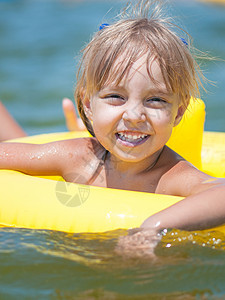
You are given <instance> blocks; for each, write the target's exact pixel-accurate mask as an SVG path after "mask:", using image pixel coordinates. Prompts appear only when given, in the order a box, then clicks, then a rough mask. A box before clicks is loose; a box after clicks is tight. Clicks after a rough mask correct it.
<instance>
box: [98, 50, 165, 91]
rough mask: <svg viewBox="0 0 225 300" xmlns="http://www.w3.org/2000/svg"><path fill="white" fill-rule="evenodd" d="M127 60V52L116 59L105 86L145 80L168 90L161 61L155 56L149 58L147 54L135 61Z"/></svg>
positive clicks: (158, 87)
mask: <svg viewBox="0 0 225 300" xmlns="http://www.w3.org/2000/svg"><path fill="white" fill-rule="evenodd" d="M126 60H128V58H127V56H126V54H123V55H121V56H120V57H119V58H117V59H116V61H115V64H114V66H112V68H111V70H110V72H109V76H108V78H107V80H106V82H105V84H104V86H107V85H116V86H117V85H125V84H126V83H127V82H129V81H131V80H132V81H133V82H134V81H135V82H136V83H138V82H140V84H142V83H143V82H144V81H145V82H148V83H149V84H151V86H152V85H155V86H156V87H157V89H163V90H164V92H168V88H167V86H166V83H165V80H164V76H163V74H162V71H161V68H160V64H159V61H158V60H157V59H156V58H155V57H154V56H152V57H150V58H149V57H148V55H147V54H145V55H143V56H141V57H140V58H138V59H137V60H136V61H134V62H132V61H126ZM121 74H123V76H121Z"/></svg>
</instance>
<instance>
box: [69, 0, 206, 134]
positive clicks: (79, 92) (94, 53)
mask: <svg viewBox="0 0 225 300" xmlns="http://www.w3.org/2000/svg"><path fill="white" fill-rule="evenodd" d="M179 32H181V33H182V36H180V33H179ZM184 35H186V36H187V37H188V45H186V44H185V43H184V42H183V41H182V40H181V37H184ZM187 37H186V39H187ZM190 48H191V46H190V37H189V35H188V34H187V33H186V32H184V31H183V30H182V29H180V28H179V27H178V26H176V25H174V24H172V22H171V21H170V19H168V18H165V17H163V16H162V5H161V1H151V0H141V1H138V2H137V4H136V5H134V6H132V5H131V4H130V5H128V6H127V7H126V8H125V10H124V12H123V14H121V15H120V19H119V20H118V21H116V22H115V23H114V24H110V25H109V26H107V27H105V28H104V29H102V30H100V31H98V32H97V33H96V34H95V35H94V37H93V38H92V40H91V41H90V43H89V44H88V45H87V46H86V47H85V48H84V49H83V57H82V59H81V64H80V68H79V70H78V77H77V87H76V91H75V100H76V104H77V107H78V111H79V114H80V116H81V118H82V120H83V122H84V124H85V126H86V128H87V130H88V131H89V132H90V133H91V134H92V135H93V136H94V131H93V128H92V125H91V122H90V120H89V119H88V118H87V116H86V115H85V111H84V107H83V103H82V99H83V97H89V98H90V97H91V96H92V95H93V94H94V93H96V92H98V91H100V90H101V89H102V87H103V86H104V85H106V84H109V83H112V82H113V83H115V84H119V83H120V82H121V80H122V79H123V78H124V77H125V76H126V75H127V74H128V73H129V70H130V68H131V66H132V64H133V63H134V62H135V61H137V60H138V59H139V58H141V57H142V56H143V55H146V57H147V59H146V67H147V71H148V74H149V77H150V78H151V80H153V82H155V83H156V84H157V82H156V81H155V80H154V78H153V76H152V74H151V70H150V65H151V62H152V59H155V60H157V62H158V63H159V67H160V69H161V72H162V75H163V78H164V81H165V84H166V87H167V89H168V90H169V91H172V92H174V93H177V94H178V95H179V97H180V99H181V102H183V103H184V104H185V106H186V107H187V105H188V103H189V100H190V97H191V96H192V97H194V98H195V97H198V96H199V84H201V80H200V77H201V76H202V74H201V71H200V68H199V66H198V64H197V63H196V60H195V58H194V56H193V54H192V53H191V51H190ZM122 55H123V58H124V59H122V60H120V61H119V63H118V58H120V57H121V56H122Z"/></svg>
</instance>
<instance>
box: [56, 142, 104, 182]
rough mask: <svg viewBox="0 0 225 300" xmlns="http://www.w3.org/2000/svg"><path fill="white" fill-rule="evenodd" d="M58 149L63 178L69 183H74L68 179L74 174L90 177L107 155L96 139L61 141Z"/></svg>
mask: <svg viewBox="0 0 225 300" xmlns="http://www.w3.org/2000/svg"><path fill="white" fill-rule="evenodd" d="M57 148H58V149H57V150H58V152H61V156H62V170H63V171H62V173H63V177H64V178H66V179H68V180H69V181H73V180H71V178H68V176H71V175H72V173H74V174H75V173H76V174H86V173H87V174H89V175H90V174H91V173H92V171H94V170H95V166H97V165H98V164H99V161H100V160H101V159H102V157H103V155H104V153H105V149H104V148H103V147H102V145H101V144H100V143H99V142H98V141H97V139H96V138H94V137H90V138H77V139H71V140H64V141H60V142H58V144H57ZM92 169H93V170H92ZM69 174H70V175H69ZM85 177H87V176H86V175H85Z"/></svg>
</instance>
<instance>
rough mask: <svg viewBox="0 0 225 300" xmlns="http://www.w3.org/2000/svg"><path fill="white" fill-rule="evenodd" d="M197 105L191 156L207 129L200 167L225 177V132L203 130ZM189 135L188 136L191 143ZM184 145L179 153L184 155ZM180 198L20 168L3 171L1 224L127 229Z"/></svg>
mask: <svg viewBox="0 0 225 300" xmlns="http://www.w3.org/2000/svg"><path fill="white" fill-rule="evenodd" d="M197 106H198V109H197V114H199V107H200V111H201V113H200V117H199V118H197V119H198V121H199V124H196V123H195V122H193V123H194V125H193V126H194V127H193V128H190V127H189V132H192V131H194V132H195V135H192V141H191V144H189V152H190V153H192V154H193V153H194V156H193V157H190V160H193V163H194V161H195V160H196V157H198V156H199V155H201V154H200V153H197V154H196V151H197V150H196V148H195V145H196V141H195V139H198V144H199V145H200V144H201V143H200V142H199V140H200V141H201V142H202V135H203V145H201V146H202V163H201V168H202V169H203V170H204V171H205V172H207V173H209V174H211V175H214V176H219V177H225V133H219V132H218V133H212V132H204V134H203V131H202V130H201V128H203V123H204V116H203V115H204V105H202V103H200V104H198V105H197ZM201 114H202V116H201ZM189 121H190V120H189ZM189 125H190V124H189ZM189 125H188V126H189ZM182 126H183V125H182ZM196 126H197V127H196ZM196 128H200V130H199V134H198V135H196V131H197V130H196ZM192 129H193V130H192ZM178 131H179V129H178ZM176 134H177V133H176ZM178 135H179V134H178ZM178 135H177V136H175V137H172V138H173V139H174V140H175V141H178V146H180V143H179V141H180V142H181V141H182V140H183V136H181V137H180V139H179V138H178ZM82 136H88V134H87V132H73V133H56V134H46V135H40V136H34V137H27V138H22V139H18V142H28V143H30V142H31V143H45V142H50V141H56V140H62V139H70V138H76V137H82ZM189 138H190V137H187V139H188V140H189V143H190V139H189ZM170 142H171V141H169V143H170ZM191 145H193V146H191ZM172 146H174V147H175V148H176V146H177V145H172ZM183 147H184V148H183V149H181V150H182V151H183V150H184V156H185V155H186V154H188V155H190V153H189V152H187V149H186V148H187V145H185V144H184V146H183ZM200 148H201V147H200ZM194 149H195V151H194ZM200 150H201V149H199V151H200ZM182 151H181V152H180V154H181V155H183V153H182ZM185 153H186V154H185ZM180 200H182V198H179V197H175V196H167V195H157V194H150V193H142V192H133V191H124V190H116V189H109V188H100V187H94V186H86V185H80V184H75V183H67V182H65V181H63V180H62V178H57V177H47V178H46V177H45V178H44V177H43V178H40V177H33V176H28V175H25V174H22V173H19V172H16V171H7V170H1V171H0V225H2V226H11V227H20V228H33V229H49V230H59V231H65V232H103V231H108V230H114V229H118V228H124V229H128V228H132V227H139V226H140V224H141V223H142V222H143V221H144V220H145V219H146V218H147V217H149V216H150V215H153V214H155V213H156V212H158V211H161V210H163V209H165V208H167V207H169V206H171V205H173V204H175V203H176V202H178V201H180ZM217 229H218V228H217ZM219 230H222V231H224V232H225V227H223V226H222V227H220V228H219Z"/></svg>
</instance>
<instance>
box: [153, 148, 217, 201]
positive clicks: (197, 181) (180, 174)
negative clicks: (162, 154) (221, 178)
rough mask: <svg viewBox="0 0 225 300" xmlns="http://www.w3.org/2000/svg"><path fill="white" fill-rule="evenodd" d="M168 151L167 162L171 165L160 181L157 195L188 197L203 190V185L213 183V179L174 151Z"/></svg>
mask: <svg viewBox="0 0 225 300" xmlns="http://www.w3.org/2000/svg"><path fill="white" fill-rule="evenodd" d="M167 149H168V150H167V153H166V155H167V160H168V161H170V163H169V164H168V168H167V169H166V171H165V173H164V174H163V175H162V177H161V178H160V180H159V183H158V186H157V189H156V193H159V194H167V195H174V196H182V197H187V196H189V195H192V194H194V193H196V192H198V190H200V189H202V184H204V183H207V182H211V181H212V179H213V177H211V176H209V175H207V174H205V173H204V172H202V171H200V170H199V169H197V168H196V167H195V166H193V165H192V164H191V163H189V162H188V161H186V160H185V159H184V158H182V157H181V156H179V155H178V154H177V153H175V152H174V151H173V150H171V149H169V148H167ZM206 185H207V184H206Z"/></svg>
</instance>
